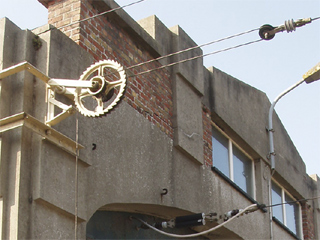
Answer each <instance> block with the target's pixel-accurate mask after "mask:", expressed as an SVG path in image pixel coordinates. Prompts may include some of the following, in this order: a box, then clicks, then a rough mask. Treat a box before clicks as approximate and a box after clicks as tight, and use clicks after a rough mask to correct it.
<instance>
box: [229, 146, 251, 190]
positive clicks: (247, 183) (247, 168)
mask: <svg viewBox="0 0 320 240" xmlns="http://www.w3.org/2000/svg"><path fill="white" fill-rule="evenodd" d="M233 175H234V176H233V178H234V182H235V183H236V184H237V185H238V186H239V187H241V188H242V189H243V190H244V191H245V192H246V193H248V194H249V195H250V196H253V189H252V185H253V184H252V161H251V160H250V159H249V158H248V157H247V156H246V155H245V154H244V153H243V152H241V151H240V150H239V149H238V148H237V147H235V146H233Z"/></svg>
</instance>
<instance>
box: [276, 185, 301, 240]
mask: <svg viewBox="0 0 320 240" xmlns="http://www.w3.org/2000/svg"><path fill="white" fill-rule="evenodd" d="M273 185H276V186H277V187H278V188H280V189H281V204H282V205H280V206H281V207H282V212H281V213H282V219H283V221H281V220H280V219H278V218H277V217H276V216H274V213H273V207H272V218H273V220H274V219H275V220H276V221H275V222H277V223H279V224H281V225H283V226H284V227H285V229H287V230H288V231H290V233H291V234H293V235H294V236H296V237H297V238H298V239H302V240H303V239H304V238H303V226H302V206H301V204H300V202H298V201H297V202H296V203H297V205H298V211H299V212H298V215H299V220H298V221H299V226H298V227H297V226H296V232H297V233H294V232H293V231H292V230H291V229H290V228H289V227H288V226H287V214H286V205H287V204H286V195H287V196H289V197H290V198H291V199H293V200H294V201H296V200H297V199H296V198H295V197H293V196H292V195H291V194H290V193H289V192H288V191H287V190H286V189H285V188H284V187H282V186H281V184H279V183H278V182H277V181H276V180H274V179H272V184H271V189H272V190H273V188H272V186H273ZM271 200H272V196H271ZM271 204H277V203H273V202H272V203H271ZM294 214H295V212H294Z"/></svg>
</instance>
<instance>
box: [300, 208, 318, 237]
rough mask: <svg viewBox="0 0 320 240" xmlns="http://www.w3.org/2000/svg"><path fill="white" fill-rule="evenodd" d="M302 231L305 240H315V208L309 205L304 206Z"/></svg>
mask: <svg viewBox="0 0 320 240" xmlns="http://www.w3.org/2000/svg"><path fill="white" fill-rule="evenodd" d="M302 230H303V237H304V239H305V240H307V239H315V228H314V219H313V208H312V207H311V206H310V205H308V204H307V203H303V204H302Z"/></svg>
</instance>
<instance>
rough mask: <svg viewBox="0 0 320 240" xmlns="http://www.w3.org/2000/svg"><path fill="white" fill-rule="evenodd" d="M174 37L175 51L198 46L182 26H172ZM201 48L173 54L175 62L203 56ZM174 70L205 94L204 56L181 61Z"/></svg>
mask: <svg viewBox="0 0 320 240" xmlns="http://www.w3.org/2000/svg"><path fill="white" fill-rule="evenodd" d="M170 30H171V31H172V33H173V35H174V37H173V51H174V52H178V51H181V50H185V49H188V48H191V47H195V46H197V44H196V43H195V42H194V41H193V40H192V39H191V38H190V37H189V36H188V35H187V34H186V32H185V31H183V29H182V28H180V26H175V27H171V28H170ZM202 54H203V53H202V50H201V48H195V49H193V50H190V51H186V52H183V53H180V54H177V55H175V56H173V61H174V62H179V61H183V60H186V59H190V58H193V57H197V56H201V55H202ZM174 71H175V72H177V73H179V74H181V75H182V76H183V77H184V78H185V79H186V80H187V81H188V82H189V83H190V84H191V85H192V86H193V87H194V88H195V89H196V90H197V91H198V92H199V94H200V95H203V92H204V82H203V80H202V79H203V58H202V57H199V58H196V59H194V60H192V61H190V60H189V61H186V62H183V63H180V64H178V65H176V66H175V67H174Z"/></svg>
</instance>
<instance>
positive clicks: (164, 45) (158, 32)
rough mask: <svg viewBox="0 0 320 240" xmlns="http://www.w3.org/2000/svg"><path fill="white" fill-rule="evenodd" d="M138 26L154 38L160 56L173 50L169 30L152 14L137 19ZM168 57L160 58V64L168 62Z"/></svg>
mask: <svg viewBox="0 0 320 240" xmlns="http://www.w3.org/2000/svg"><path fill="white" fill-rule="evenodd" d="M138 23H139V24H140V26H141V27H142V28H143V29H144V30H146V32H147V33H149V34H150V36H151V37H153V38H154V40H155V41H156V44H157V45H158V47H157V48H158V49H159V50H161V52H160V54H161V56H164V55H168V54H170V53H172V52H173V49H172V37H173V36H172V34H171V31H170V30H169V29H168V28H167V27H166V26H165V25H164V24H163V23H162V22H161V21H160V20H159V19H158V18H157V16H155V15H153V16H150V17H147V18H144V19H142V20H139V21H138ZM170 59H171V58H170V57H166V58H164V59H162V60H160V62H161V64H163V65H166V64H170Z"/></svg>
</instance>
